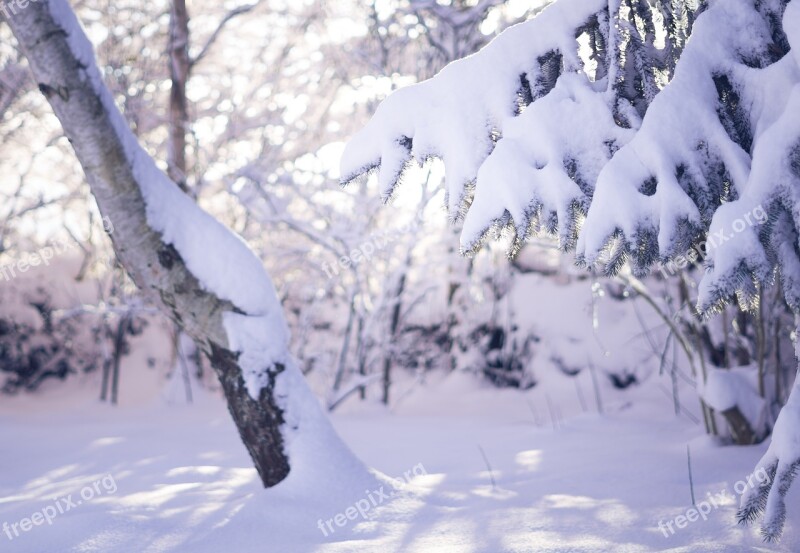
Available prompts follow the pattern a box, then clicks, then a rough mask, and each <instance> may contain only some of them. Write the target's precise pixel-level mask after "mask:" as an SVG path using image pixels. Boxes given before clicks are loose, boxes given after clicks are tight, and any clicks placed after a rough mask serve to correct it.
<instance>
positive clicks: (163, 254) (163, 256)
mask: <svg viewBox="0 0 800 553" xmlns="http://www.w3.org/2000/svg"><path fill="white" fill-rule="evenodd" d="M158 262H159V263H160V264H161V266H162V267H164V268H165V269H166V270H168V271H171V270H172V268H173V267H175V265H176V264H178V263H180V264H183V260H182V259H181V254H179V253H178V250H176V249H175V246H173V245H172V244H164V245H163V247H162V248H161V249H160V250H158Z"/></svg>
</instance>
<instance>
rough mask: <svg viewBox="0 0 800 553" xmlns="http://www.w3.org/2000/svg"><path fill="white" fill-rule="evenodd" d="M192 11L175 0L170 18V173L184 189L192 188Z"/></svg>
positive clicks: (168, 170)
mask: <svg viewBox="0 0 800 553" xmlns="http://www.w3.org/2000/svg"><path fill="white" fill-rule="evenodd" d="M190 70H191V63H190V60H189V12H188V11H187V9H186V0H173V2H172V10H171V13H170V21H169V76H170V80H171V81H172V86H171V88H170V92H169V140H168V142H167V174H168V175H169V178H171V179H172V180H173V181H174V182H175V183H176V184H177V185H178V186H180V187H181V190H183V191H184V192H188V191H189V185H188V182H187V168H186V132H187V131H188V130H189V102H188V100H187V98H186V83H187V81H188V80H189V71H190Z"/></svg>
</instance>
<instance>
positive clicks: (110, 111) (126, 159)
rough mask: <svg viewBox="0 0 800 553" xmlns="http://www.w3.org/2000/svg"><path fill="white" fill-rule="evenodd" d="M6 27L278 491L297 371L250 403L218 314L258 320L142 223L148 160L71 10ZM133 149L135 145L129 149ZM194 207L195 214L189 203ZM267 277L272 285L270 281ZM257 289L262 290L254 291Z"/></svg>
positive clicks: (120, 233)
mask: <svg viewBox="0 0 800 553" xmlns="http://www.w3.org/2000/svg"><path fill="white" fill-rule="evenodd" d="M8 23H9V25H10V27H11V30H12V31H13V33H14V36H15V37H16V38H17V40H18V41H19V44H20V47H21V49H22V51H23V52H24V53H25V55H26V57H27V58H28V61H29V63H30V67H31V71H32V72H33V75H34V77H35V79H36V82H37V83H38V86H39V89H40V90H41V91H42V93H43V94H44V95H45V96H46V98H47V100H48V101H49V103H50V105H51V106H52V108H53V110H54V112H55V114H56V116H57V117H58V119H59V121H60V122H61V124H62V126H63V128H64V132H65V134H66V136H67V138H68V139H69V141H70V143H71V144H72V147H73V149H74V150H75V154H76V155H77V158H78V160H79V161H80V163H81V165H82V167H83V170H84V171H85V173H86V177H87V180H88V182H89V184H90V186H91V190H92V193H93V195H94V196H95V198H96V200H97V204H98V206H99V208H100V211H101V212H102V214H103V215H104V216H106V217H108V218H109V219H110V220H111V221H112V222H113V224H114V232H113V234H112V237H111V238H112V241H113V244H114V248H115V250H116V253H117V256H118V257H119V259H120V261H121V262H122V264H123V265H124V267H125V268H126V269H127V271H128V272H129V273H130V275H131V277H132V278H133V280H134V281H135V282H136V284H137V285H138V287H139V288H140V289H141V290H142V292H143V293H144V294H145V295H146V296H148V297H149V299H151V300H152V301H154V302H155V303H156V304H158V305H159V306H160V307H161V308H162V310H163V311H164V312H165V313H167V314H168V315H169V316H170V317H171V318H172V319H173V320H174V321H175V322H176V323H177V324H179V325H180V327H181V328H182V329H183V330H184V331H186V332H187V333H188V334H189V335H190V336H192V337H193V338H194V339H195V341H196V343H197V344H198V346H199V347H200V348H202V350H203V351H204V353H205V354H206V355H207V356H208V357H209V359H210V361H211V364H212V366H213V368H214V370H215V371H216V373H217V375H218V377H219V379H220V382H221V383H222V388H223V390H224V393H225V396H226V398H227V402H228V408H229V410H230V413H231V415H232V416H233V419H234V421H235V423H236V426H237V428H238V430H239V433H240V435H241V438H242V441H243V442H244V444H245V446H246V447H247V450H248V452H249V453H250V456H251V457H252V459H253V462H254V463H255V467H256V469H257V471H258V473H259V475H260V477H261V480H262V482H263V484H264V485H265V486H267V487H269V486H272V485H275V484H277V483H278V482H280V481H281V480H283V479H284V478H286V476H287V475H288V474H289V468H290V467H289V456H288V454H287V448H286V444H285V440H284V438H285V436H284V432H285V431H286V421H287V418H289V417H287V416H286V415H287V413H288V412H287V408H286V407H284V405H289V403H287V402H286V400H285V398H284V397H283V395H282V396H281V400H280V401H278V399H277V398H276V394H275V393H274V392H275V382H276V379H277V378H278V377H279V376H281V377H283V375H281V373H282V372H283V371H296V370H297V369H296V368H295V367H287V366H284V365H281V364H275V365H274V366H273V367H271V369H270V370H271V372H270V374H269V378H268V379H267V383H266V384H265V385H264V386H263V387H262V388H261V389H260V391H259V392H258V393H255V394H253V395H255V396H256V397H255V398H254V397H251V393H252V390H250V393H248V388H247V386H246V384H245V379H244V376H243V370H242V367H243V365H242V362H241V360H240V355H239V351H238V350H235V348H234V347H233V346H231V342H230V338H229V335H228V333H227V331H226V327H225V326H224V325H223V316H224V315H226V314H230V313H234V314H238V315H243V316H248V317H249V316H252V317H254V318H255V317H259V316H260V314H259V313H248V312H247V309H248V308H247V307H245V306H242V305H234V304H233V303H232V302H231V301H230V300H226V299H222V298H221V297H220V296H219V294H216V293H214V292H213V291H210V289H209V286H207V285H204V283H203V282H201V279H200V277H199V276H198V273H196V272H195V273H193V272H192V271H191V270H190V269H189V267H188V265H187V262H186V260H185V259H184V257H185V255H184V256H182V255H181V252H180V251H179V248H176V247H175V245H174V244H173V243H170V242H168V241H167V240H165V238H164V236H163V235H162V234H161V233H160V232H159V231H158V230H156V229H155V228H153V225H152V224H150V223H149V222H148V211H146V208H147V207H149V206H148V204H147V201H146V200H147V198H146V197H145V195H144V194H143V192H142V190H143V186H145V185H146V183H143V182H140V181H139V180H138V179H142V176H141V172H137V171H136V170H135V169H136V162H137V159H139V158H138V156H146V154H145V153H144V151H143V150H141V149H140V148H139V147H138V144H136V143H135V139H134V138H133V135H132V134H131V133H130V131H129V129H128V128H127V127H126V128H124V129H121V128H120V127H121V121H123V120H122V118H121V116H120V114H119V113H118V111H117V110H116V108H115V107H114V106H113V102H112V101H111V97H110V94H109V93H108V91H107V89H106V88H105V86H104V85H103V84H102V81H101V79H100V73H99V71H98V70H97V68H96V66H95V61H94V57H93V53H92V49H91V45H90V43H89V41H88V39H87V38H86V36H85V34H84V33H83V30H82V29H81V27H80V25H79V24H78V23H77V21H76V20H75V16H74V14H72V12H71V8H70V7H69V5H68V4H67V2H66V1H65V0H40V1H39V2H36V3H34V2H31V3H30V4H29V5H28V7H26V8H25V9H21V10H17V13H16V14H15V15H13V16H11V17H9V18H8ZM131 143H133V144H134V145H135V148H133V150H132V146H131ZM151 176H152V175H151ZM167 184H168V185H169V186H172V183H169V182H167ZM148 190H149V189H148ZM177 207H182V208H185V207H186V206H176V208H177ZM191 208H192V209H198V210H199V208H196V207H195V206H194V205H192V206H191ZM198 239H200V238H199V237H198ZM209 248H210V249H209V251H208V252H207V255H208V259H209V260H212V259H214V258H215V257H216V256H218V257H220V258H222V257H223V256H222V252H215V251H214V250H213V249H211V246H209ZM187 259H188V258H187ZM259 267H260V266H259ZM264 277H265V278H268V277H267V276H266V274H264ZM259 284H262V283H254V286H256V285H259ZM270 288H271V286H270ZM273 295H274V290H273ZM275 301H276V302H277V299H276V300H275ZM276 305H279V304H278V303H276ZM275 316H277V317H282V314H281V313H277V314H276V315H275ZM281 322H283V321H282V320H281ZM291 376H292V378H294V375H291ZM286 378H289V377H288V376H287V377H286ZM300 380H302V377H300ZM296 381H297V379H296V378H295V380H292V382H296ZM293 386H294V385H293ZM303 386H304V384H301V385H297V386H294V387H292V391H293V392H298V393H300V394H305V393H307V394H310V391H308V389H307V388H305V387H303ZM296 388H297V389H296ZM311 399H312V400H313V398H311ZM297 404H298V405H302V407H303V408H302V409H297V410H296V411H302V413H299V414H294V415H293V416H292V417H290V418H291V419H292V421H293V424H295V422H294V421H296V420H310V421H311V424H310V426H312V427H313V428H314V430H315V431H318V430H319V429H320V428H322V425H321V424H320V423H319V420H321V419H317V418H315V417H316V414H315V413H314V412H313V409H314V408H315V407H314V404H313V401H309V398H307V397H305V396H304V397H302V398H301V400H300V401H299V402H297ZM292 405H294V404H292ZM316 407H318V405H316ZM309 411H312V413H311V415H308V412H309ZM294 412H295V410H292V413H294ZM309 417H310V418H309ZM299 424H300V423H297V426H299ZM292 430H293V431H294V430H296V428H295V427H292ZM323 431H325V430H324V429H323ZM328 443H330V442H328Z"/></svg>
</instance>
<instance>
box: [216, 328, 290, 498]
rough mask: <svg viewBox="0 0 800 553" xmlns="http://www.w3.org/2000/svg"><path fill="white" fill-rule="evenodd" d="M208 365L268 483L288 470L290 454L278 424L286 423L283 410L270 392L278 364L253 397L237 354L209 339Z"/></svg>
mask: <svg viewBox="0 0 800 553" xmlns="http://www.w3.org/2000/svg"><path fill="white" fill-rule="evenodd" d="M208 345H209V346H210V350H211V353H210V355H209V360H210V361H211V366H212V367H214V370H215V371H216V373H217V376H218V377H219V381H220V383H221V384H222V389H223V391H224V392H225V397H226V398H227V400H228V410H229V411H230V413H231V416H232V417H233V420H234V421H235V422H236V427H237V428H238V429H239V434H240V435H241V438H242V441H243V442H244V444H245V446H246V447H247V451H248V453H250V457H251V458H252V459H253V464H254V465H255V467H256V470H257V471H258V474H259V476H260V477H261V481H262V482H263V484H264V487H267V488H269V487H271V486H274V485H276V484H277V483H279V482H280V481H282V480H283V479H284V478H286V476H288V474H289V457H288V455H287V454H286V451H285V450H284V443H283V434H281V427H282V426H283V425H284V424H285V422H286V421H285V419H284V416H283V410H282V409H281V408H280V407H278V405H277V403H276V401H275V395H274V393H273V391H274V387H275V377H276V376H277V375H278V374H279V373H280V372H281V371H282V370H283V367H282V366H280V365H278V366H276V367H273V369H270V371H269V375H268V376H269V383H268V385H267V386H266V387H265V388H263V389H262V390H261V393H260V395H259V398H258V400H257V401H256V400H255V399H253V398H252V397H250V394H249V393H248V391H247V387H246V386H245V382H244V377H243V376H242V369H241V367H240V366H239V354H237V353H234V352H232V351H231V350H229V349H227V348H224V347H221V346H219V345H218V344H215V343H214V342H209V343H208Z"/></svg>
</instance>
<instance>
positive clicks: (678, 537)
mask: <svg viewBox="0 0 800 553" xmlns="http://www.w3.org/2000/svg"><path fill="white" fill-rule="evenodd" d="M578 382H579V386H582V387H583V388H585V393H584V395H585V398H586V401H585V402H584V404H585V407H582V406H581V405H580V402H579V400H578V395H577V393H576V392H575V390H576V388H575V385H574V381H573V380H572V379H570V378H569V377H566V376H562V375H557V376H552V377H549V378H547V379H545V380H544V381H543V382H542V383H541V385H539V386H537V387H536V388H534V389H532V390H529V391H528V392H525V393H522V392H518V391H511V390H497V389H495V388H492V387H490V386H488V385H486V384H484V383H482V382H480V381H479V380H477V379H476V378H475V377H473V376H471V375H466V374H460V373H454V374H451V375H449V376H447V377H439V378H438V379H434V380H429V381H428V383H427V384H426V386H425V387H423V388H418V389H417V390H416V391H415V392H414V393H412V394H410V395H409V396H407V397H406V399H405V400H403V401H402V402H400V403H399V404H398V406H397V407H396V408H395V409H394V410H393V411H386V410H384V409H383V408H380V407H377V406H374V405H365V404H358V403H357V402H355V403H353V404H350V405H347V406H346V407H347V409H346V410H345V411H343V412H342V413H339V414H336V415H335V416H334V423H335V425H336V427H337V429H338V430H339V432H340V433H341V435H342V436H343V437H344V439H345V440H346V442H347V443H348V444H349V445H350V446H351V447H352V448H353V449H354V450H355V452H356V453H357V454H358V455H359V456H360V457H361V458H362V459H363V460H364V461H365V462H366V463H367V464H369V465H370V466H371V467H373V468H375V469H376V470H378V471H380V472H381V473H383V474H385V475H386V476H389V477H393V478H397V479H400V480H401V482H402V486H400V483H399V482H398V483H396V484H395V485H396V486H397V488H398V491H395V490H394V487H393V486H392V484H391V483H390V482H389V481H386V480H381V481H378V480H375V481H370V482H364V483H363V485H362V486H359V485H358V484H357V483H353V484H350V485H351V486H352V487H353V489H348V488H346V487H343V486H342V485H341V483H342V482H347V481H348V478H347V475H338V474H326V454H325V452H324V451H320V452H319V458H318V465H317V467H316V469H317V470H318V474H317V477H322V478H323V479H322V480H321V481H322V482H325V481H326V480H325V479H327V481H328V482H329V483H330V485H329V486H326V485H320V486H317V487H315V488H314V489H308V488H307V487H303V486H301V485H298V483H297V481H294V482H287V483H284V484H282V485H280V486H278V487H277V488H275V489H272V490H269V491H264V490H262V489H261V488H260V487H259V480H258V477H257V475H256V473H255V471H254V470H253V469H252V468H251V465H250V462H249V459H248V457H247V453H246V452H245V450H244V448H243V446H242V445H241V443H240V442H239V439H238V437H237V435H236V430H235V428H234V426H233V424H232V422H231V421H230V417H229V416H228V413H227V412H226V410H225V406H224V404H223V403H222V401H221V400H220V399H218V398H216V397H212V396H210V395H208V394H200V397H199V398H197V399H196V402H195V403H194V404H193V405H180V404H175V403H168V402H166V401H164V399H163V397H162V396H161V395H157V396H156V397H154V398H153V399H151V400H150V401H148V402H143V403H140V404H137V405H128V406H122V407H118V408H111V407H108V406H105V405H99V404H97V403H96V402H95V401H93V400H92V399H91V396H93V395H94V392H95V391H96V387H95V386H94V383H92V382H91V381H90V380H87V381H84V382H75V383H73V384H71V385H70V386H66V387H68V388H70V390H69V391H67V390H65V388H66V387H65V386H63V385H62V386H60V387H58V388H56V389H53V390H50V391H45V392H44V395H39V396H37V397H35V398H33V397H28V398H24V397H19V398H11V399H8V398H3V400H2V403H1V404H0V459H2V470H0V523H3V522H5V523H8V528H9V530H10V532H11V535H12V536H14V529H13V526H12V525H14V524H15V523H16V524H17V530H18V533H19V537H14V539H13V540H9V539H8V536H7V535H6V534H5V533H3V534H0V544H2V545H1V546H0V551H11V552H14V553H25V552H30V553H41V552H48V553H49V552H59V553H60V552H95V551H96V552H104V553H122V552H136V553H156V552H187V553H188V552H191V553H202V552H208V553H218V552H220V551H236V552H239V553H250V552H256V551H258V552H263V551H269V552H271V553H272V552H280V553H284V552H286V553H306V552H307V553H312V552H319V553H334V552H356V551H358V552H361V551H363V552H381V553H389V552H425V553H427V552H437V553H439V552H448V553H450V552H452V553H462V552H463V553H505V552H526V553H527V552H550V551H552V552H556V551H558V552H578V551H586V552H593V553H594V552H600V551H613V552H625V551H637V552H638V551H681V552H683V551H685V552H707V551H725V552H734V551H797V550H798V548H800V536H798V532H797V529H796V525H795V524H793V522H792V516H796V513H798V512H800V501H798V497H797V493H794V492H796V490H793V492H792V493H791V494H790V497H789V513H790V520H789V522H788V524H787V529H786V533H785V536H784V539H783V541H782V542H781V544H779V545H765V544H763V543H762V542H761V541H760V539H759V537H758V536H757V534H756V532H755V530H754V529H743V528H741V527H738V526H736V524H735V521H734V513H735V510H736V505H737V502H736V499H737V490H741V486H742V485H744V484H743V483H742V482H741V481H744V480H745V479H746V477H747V474H748V472H749V471H750V470H752V467H753V466H754V465H755V462H756V461H757V460H758V458H759V457H760V455H761V454H763V452H764V450H765V445H760V446H754V447H737V448H732V447H729V448H720V447H718V446H716V445H714V444H713V443H711V441H710V440H709V439H708V438H706V437H705V436H704V435H703V430H702V428H701V427H700V426H699V425H698V424H696V423H694V422H692V421H690V420H689V419H688V418H686V417H680V418H676V417H675V416H674V414H672V412H671V409H672V400H671V398H670V397H669V396H668V395H666V394H665V393H663V390H662V389H661V388H660V386H659V382H657V379H655V378H652V379H649V380H647V381H646V382H645V383H644V384H643V385H641V386H638V387H636V388H635V389H633V390H630V389H629V390H628V391H625V392H620V391H615V390H613V389H612V388H611V387H603V388H602V389H601V393H602V400H603V414H602V415H601V414H599V413H598V412H597V406H596V402H595V399H594V395H593V393H592V392H591V389H592V388H591V381H590V380H589V375H588V374H585V373H584V374H581V375H580V376H579V377H578ZM90 384H91V385H90ZM78 387H83V388H85V390H84V391H85V393H84V394H83V399H80V400H77V399H76V397H78V396H79V395H80V394H76V388H78ZM548 398H549V400H550V401H552V403H553V404H554V409H552V410H551V409H549V408H548V405H547V402H548ZM687 403H688V399H687ZM556 406H557V407H556ZM584 408H585V409H586V412H584ZM689 408H693V405H692V406H691V407H689ZM551 412H552V413H553V417H554V418H555V419H556V420H555V421H553V420H551V416H550V413H551ZM687 444H689V445H690V447H691V457H692V468H693V471H692V472H693V481H694V494H695V499H696V502H697V507H698V509H706V510H707V511H708V512H707V513H706V514H705V517H706V519H707V520H703V518H699V520H696V521H694V522H688V520H683V521H680V522H683V524H682V525H683V526H684V527H683V528H681V529H679V528H678V527H677V522H678V521H676V520H675V519H676V517H679V516H680V515H683V516H686V515H687V509H689V508H690V507H691V496H690V494H691V492H690V486H689V479H688V471H687V456H686V448H687ZM487 463H488V465H487ZM489 467H491V469H490V468H489ZM493 481H494V484H493ZM95 482H97V485H93V484H94V483H95ZM87 486H88V488H87ZM381 486H383V489H381ZM87 489H88V490H89V491H86V490H87ZM343 490H344V491H343ZM81 494H83V495H84V496H85V497H86V498H89V499H85V498H84V499H82V496H81ZM708 494H710V495H711V496H712V498H713V502H712V501H711V499H709V498H708ZM70 495H71V498H70ZM703 501H706V502H707V503H706V505H707V508H706V507H702V502H703ZM70 503H71V504H72V505H69V504H70ZM68 505H69V507H67V506H68ZM56 506H58V507H59V508H60V510H62V511H63V512H59V511H58V509H56V508H55V507H56ZM48 508H49V510H48ZM361 512H364V513H365V514H366V517H362V516H361V514H360V513H361ZM35 513H44V514H43V516H41V517H36V519H37V520H39V521H40V525H39V526H35V525H33V523H34V522H35V521H32V522H29V523H28V525H30V526H32V527H30V528H29V530H28V531H26V532H24V531H23V530H22V527H21V526H19V524H20V522H21V521H22V519H24V518H31V517H33V516H34V514H35ZM53 513H55V515H54V516H53ZM340 513H341V516H339V517H338V519H337V514H340ZM48 514H49V515H51V516H50V517H49V518H50V519H51V522H52V524H48V523H47V520H44V521H43V522H42V519H43V518H44V515H48ZM348 516H349V517H350V518H348ZM689 516H690V517H691V515H689ZM328 520H330V521H331V523H330V525H328V524H327V521H328ZM337 520H338V522H337ZM659 522H663V524H662V528H663V530H662V529H659ZM668 523H671V527H672V528H673V529H674V530H675V533H674V535H671V534H670V531H669V529H668V528H669V526H668ZM331 529H333V531H331ZM665 533H666V534H668V535H667V536H665ZM325 534H327V536H326V535H325Z"/></svg>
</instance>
